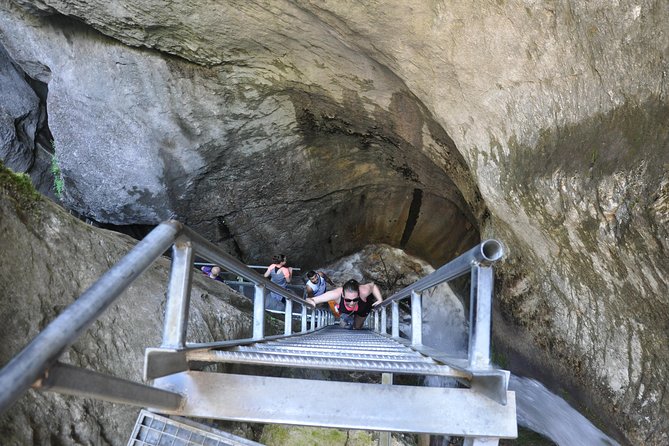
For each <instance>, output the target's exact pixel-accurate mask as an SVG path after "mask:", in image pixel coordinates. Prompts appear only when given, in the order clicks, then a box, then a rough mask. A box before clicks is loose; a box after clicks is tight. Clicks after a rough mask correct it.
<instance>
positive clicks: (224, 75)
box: [0, 0, 669, 445]
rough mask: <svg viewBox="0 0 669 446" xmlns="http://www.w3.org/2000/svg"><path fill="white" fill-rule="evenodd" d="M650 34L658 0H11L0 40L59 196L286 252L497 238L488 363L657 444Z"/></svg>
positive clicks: (658, 340) (241, 248) (436, 259)
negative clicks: (53, 167)
mask: <svg viewBox="0 0 669 446" xmlns="http://www.w3.org/2000/svg"><path fill="white" fill-rule="evenodd" d="M667 23H669V3H667V2H666V1H662V0H648V1H643V2H631V1H624V0H623V1H619V2H615V4H611V3H610V2H600V1H568V2H557V1H548V2H531V1H515V2H511V1H504V0H499V1H495V2H492V1H456V2H441V1H415V2H405V1H401V0H389V1H386V2H378V1H370V2H363V3H360V2H346V1H343V2H342V1H337V2H334V1H325V2H323V1H319V2H314V1H309V0H297V1H292V2H288V1H283V0H274V1H270V2H254V1H244V2H220V1H214V0H191V1H178V2H177V1H167V2H154V1H151V0H144V1H133V2H128V1H120V2H101V1H96V0H85V1H76V2H74V1H61V0H36V1H27V0H14V1H11V2H4V3H2V4H1V5H0V43H1V44H2V46H4V47H5V49H6V50H7V54H8V55H9V57H10V58H11V60H12V61H13V62H12V63H13V64H14V69H15V70H17V72H18V73H19V74H20V75H19V76H18V77H17V76H15V75H12V76H13V78H14V79H19V80H17V81H16V82H17V83H20V79H25V82H26V83H28V84H29V85H33V86H34V85H37V84H38V83H41V84H39V85H42V84H44V85H46V86H47V87H48V95H47V97H46V107H47V109H48V117H49V119H48V126H49V130H50V132H51V133H52V135H53V139H54V141H55V151H56V154H57V158H58V160H59V162H60V165H61V170H62V172H63V176H64V180H65V191H64V196H63V202H64V204H65V205H66V206H68V207H70V208H73V209H75V210H76V211H78V212H81V213H83V214H84V215H86V216H88V217H90V218H93V219H95V220H98V221H103V222H108V223H114V224H132V223H137V224H155V223H157V222H158V221H160V220H162V219H164V218H167V217H169V216H177V217H180V218H182V219H183V220H184V221H185V222H186V223H188V224H190V225H192V226H194V227H195V228H197V229H198V230H199V231H201V232H202V233H203V234H205V235H206V236H207V237H208V238H210V239H211V240H213V241H216V242H218V243H219V244H221V246H225V247H226V248H227V249H228V250H230V252H234V253H236V254H237V255H239V256H240V257H241V258H243V259H245V260H247V261H260V260H264V261H266V259H265V258H264V256H267V255H268V251H272V252H274V251H277V252H285V253H286V254H288V255H289V256H292V259H293V260H294V261H296V262H297V263H300V264H301V265H303V266H307V265H309V266H310V265H314V266H315V265H322V264H326V263H327V262H329V261H331V260H333V259H336V258H338V257H340V256H341V255H344V254H347V253H351V252H354V251H357V250H359V249H360V248H361V247H362V246H364V245H366V244H368V243H387V244H389V245H391V246H395V247H401V248H404V249H406V250H407V251H408V252H410V253H412V254H415V255H418V256H419V257H421V258H424V259H426V260H428V261H430V262H431V263H432V264H433V265H435V266H438V264H440V263H442V262H443V261H445V260H448V259H450V258H452V257H453V255H454V254H455V253H458V252H461V251H462V250H463V249H464V248H466V247H469V246H471V245H473V244H474V243H475V242H476V241H477V240H478V239H479V238H480V237H487V236H496V237H499V238H501V239H503V240H504V241H505V242H506V244H507V246H508V248H509V252H510V255H509V258H508V259H507V261H506V263H505V265H504V266H503V268H502V270H501V275H500V281H499V285H500V286H499V287H498V291H499V302H498V304H499V305H498V312H497V316H496V323H495V335H496V337H497V338H496V339H497V342H496V348H497V349H499V350H500V351H503V352H505V353H506V354H507V355H508V357H509V359H510V367H511V368H512V369H514V368H515V370H516V371H519V372H525V373H532V374H535V375H537V374H541V375H542V377H543V378H545V379H548V380H550V381H552V382H553V388H563V389H565V390H566V391H567V392H570V393H571V392H573V395H574V398H575V399H577V400H578V399H580V403H581V404H582V405H584V406H589V407H588V408H589V409H590V410H592V411H593V412H595V413H601V414H602V417H601V418H602V420H603V421H602V422H603V423H606V424H607V425H608V429H609V431H611V432H615V433H616V435H617V436H618V438H620V439H621V441H624V442H625V441H626V442H628V443H631V444H649V445H663V444H666V443H667V442H668V441H669V438H668V437H667V435H669V434H667V432H669V425H668V424H667V423H669V422H668V421H667V420H669V407H668V405H667V403H666V400H667V398H666V395H667V390H668V389H667V384H666V383H667V382H669V376H667V373H668V372H667V370H669V341H668V340H667V337H666V333H667V324H668V320H669V319H667V314H669V300H668V299H669V298H668V296H669V293H668V292H667V291H668V285H667V277H669V261H667V260H668V257H669V256H668V255H667V253H668V252H669V242H668V240H669V234H668V229H667V228H668V223H669V173H668V169H667V165H669V142H668V140H669V135H668V129H669V125H667V123H668V122H669V102H668V100H667V89H668V86H667V72H668V71H669V66H668V62H667V60H668V58H669V56H668V54H669V34H668V33H667V31H666V29H667ZM9 75H11V73H10V74H9ZM0 85H2V84H0ZM33 89H35V88H33ZM24 90H25V89H21V91H24ZM18 91H19V89H17V90H16V92H18ZM28 93H29V92H28ZM28 93H26V94H28ZM2 94H3V101H2V103H3V104H4V103H5V102H6V101H5V100H4V98H5V97H7V96H8V95H7V93H6V91H5V90H4V89H3V92H2ZM32 101H33V103H34V98H33V99H32ZM29 102H30V101H28V100H26V101H20V100H19V99H15V100H14V101H13V102H12V103H13V104H19V103H20V104H27V103H29ZM17 110H20V108H19V107H13V108H11V110H10V108H9V107H6V108H5V112H4V114H0V117H4V116H13V117H14V118H15V117H16V116H23V114H20V113H19V112H18V111H17ZM17 113H19V114H17ZM14 118H12V119H13V120H9V119H3V120H2V121H0V122H2V123H4V124H1V125H3V126H4V127H3V129H9V130H14V128H15V127H16V126H14V127H12V124H13V123H14V122H16V120H15V119H14ZM5 133H6V134H11V132H10V131H5ZM14 134H17V133H16V132H14ZM28 139H29V138H28ZM0 141H7V142H6V143H4V147H3V150H4V152H3V153H12V154H16V153H19V152H21V150H23V151H24V152H25V153H24V156H25V157H26V160H29V159H31V158H30V157H31V156H33V157H34V150H35V149H34V148H32V147H30V145H29V144H25V141H26V139H25V138H24V139H21V141H22V143H21V144H19V143H14V142H13V141H14V139H12V137H11V136H9V137H6V138H5V139H2V140H0ZM31 151H32V152H31ZM12 156H14V160H15V162H17V163H23V164H22V165H26V166H27V165H28V164H30V163H29V161H21V160H20V157H18V156H15V155H12ZM582 407H583V406H582Z"/></svg>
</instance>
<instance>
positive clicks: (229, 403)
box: [154, 371, 517, 438]
mask: <svg viewBox="0 0 669 446" xmlns="http://www.w3.org/2000/svg"><path fill="white" fill-rule="evenodd" d="M154 386H156V387H159V388H162V389H165V390H170V391H176V392H179V393H182V394H183V395H184V396H185V403H184V405H183V406H182V407H181V408H180V409H179V410H176V411H158V412H161V413H169V414H173V415H182V416H191V417H200V418H213V419H222V420H234V421H244V422H257V423H281V424H291V425H303V426H321V427H330V428H340V429H363V430H379V431H391V432H414V433H431V434H436V435H453V436H464V437H498V438H515V437H516V436H517V425H516V400H515V393H514V392H507V404H506V405H502V404H499V403H497V402H495V401H493V400H492V399H490V398H487V397H485V396H483V395H482V394H480V393H477V392H474V391H471V390H469V389H454V388H442V387H414V386H399V385H389V384H362V383H345V382H329V381H318V380H305V379H291V378H274V377H261V376H249V375H234V374H216V373H205V372H194V371H189V372H182V373H177V374H174V375H170V376H166V377H162V378H158V379H156V380H155V381H154Z"/></svg>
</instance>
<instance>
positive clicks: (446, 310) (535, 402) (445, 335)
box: [404, 285, 619, 446]
mask: <svg viewBox="0 0 669 446" xmlns="http://www.w3.org/2000/svg"><path fill="white" fill-rule="evenodd" d="M429 299H430V300H429V301H430V302H432V303H434V305H433V306H432V307H431V308H430V310H429V312H425V313H423V340H424V342H426V343H427V344H429V345H430V346H431V347H434V348H437V349H439V350H441V351H446V352H449V353H452V354H456V355H463V356H464V355H466V351H467V336H468V334H467V331H468V329H467V326H466V322H465V320H464V319H465V316H464V314H465V310H464V308H463V306H462V303H461V301H462V300H461V299H458V297H457V296H456V295H455V293H453V291H452V290H450V289H449V288H448V287H445V286H443V285H442V286H439V287H437V288H436V289H435V290H434V292H433V294H432V295H431V296H429ZM407 322H408V321H407ZM404 329H405V330H407V331H410V324H409V323H406V324H405V325H404ZM435 378H436V377H435ZM430 385H439V386H449V382H448V381H445V380H436V381H431V382H430ZM451 385H452V384H451ZM509 390H512V391H515V392H516V410H517V414H518V424H519V425H520V426H522V427H525V428H527V429H529V430H532V431H534V432H537V433H539V434H541V435H543V436H544V437H546V438H549V439H550V440H551V441H553V442H554V443H555V444H557V445H558V446H614V445H615V446H619V443H618V442H616V441H614V440H613V439H611V438H609V437H608V436H607V435H606V434H604V433H603V432H602V431H600V430H599V429H598V428H597V427H595V426H594V425H593V424H592V423H591V422H590V421H589V420H588V419H587V418H586V417H584V416H583V415H581V414H580V413H579V412H578V411H577V410H576V409H574V408H573V407H571V406H570V405H569V404H568V403H567V402H566V401H565V400H563V399H562V398H560V397H559V396H557V395H555V394H554V393H552V392H551V391H550V390H548V389H547V388H546V387H545V386H544V385H543V384H541V383H540V382H539V381H536V380H533V379H530V378H523V377H518V376H513V375H512V376H511V379H510V381H509Z"/></svg>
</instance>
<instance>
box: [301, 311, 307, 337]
mask: <svg viewBox="0 0 669 446" xmlns="http://www.w3.org/2000/svg"><path fill="white" fill-rule="evenodd" d="M300 322H301V324H302V326H301V327H300V329H301V331H302V333H304V332H306V331H307V306H306V305H305V304H302V318H301V321H300Z"/></svg>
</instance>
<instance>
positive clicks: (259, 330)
mask: <svg viewBox="0 0 669 446" xmlns="http://www.w3.org/2000/svg"><path fill="white" fill-rule="evenodd" d="M264 337H265V287H264V286H263V285H261V284H256V285H255V293H254V294H253V339H256V340H258V339H262V338H264Z"/></svg>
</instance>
